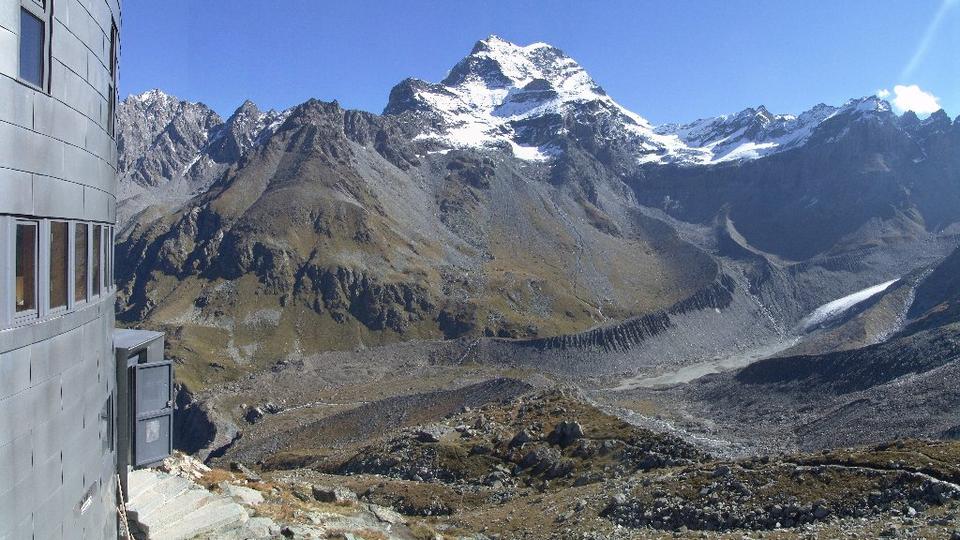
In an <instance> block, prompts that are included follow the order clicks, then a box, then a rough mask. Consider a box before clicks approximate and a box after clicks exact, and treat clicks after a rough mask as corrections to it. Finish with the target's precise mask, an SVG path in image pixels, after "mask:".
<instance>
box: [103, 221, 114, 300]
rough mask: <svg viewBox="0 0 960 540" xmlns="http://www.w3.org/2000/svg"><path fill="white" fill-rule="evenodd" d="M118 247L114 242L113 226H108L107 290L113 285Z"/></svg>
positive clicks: (105, 272)
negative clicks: (115, 255)
mask: <svg viewBox="0 0 960 540" xmlns="http://www.w3.org/2000/svg"><path fill="white" fill-rule="evenodd" d="M114 249H116V248H115V247H114V243H113V227H107V247H106V255H107V268H106V270H105V271H104V275H106V276H107V277H106V280H105V281H106V282H107V290H108V291H109V290H110V289H111V288H112V287H113V250H114Z"/></svg>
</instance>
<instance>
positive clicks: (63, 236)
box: [50, 221, 70, 309]
mask: <svg viewBox="0 0 960 540" xmlns="http://www.w3.org/2000/svg"><path fill="white" fill-rule="evenodd" d="M69 262H70V229H69V226H68V225H67V223H66V222H65V221H51V222H50V309H58V308H65V307H67V295H68V292H67V287H68V286H69V283H70V282H69V278H68V275H67V273H68V264H69Z"/></svg>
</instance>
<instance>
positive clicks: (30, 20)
mask: <svg viewBox="0 0 960 540" xmlns="http://www.w3.org/2000/svg"><path fill="white" fill-rule="evenodd" d="M52 19H53V0H21V2H20V73H19V74H20V80H21V81H22V82H24V83H27V84H28V85H30V86H33V87H34V88H36V89H38V90H41V91H44V92H48V93H49V92H50V85H51V82H50V78H51V77H50V50H51V49H50V40H51V39H52V37H53V28H52V27H53V25H52V24H51V20H52ZM118 38H119V34H118V33H117V25H116V23H115V22H113V21H111V24H110V86H109V90H108V95H107V131H108V132H109V133H110V135H111V136H113V134H114V131H115V123H116V119H115V114H114V110H115V103H116V100H117V53H118V52H119V50H118V49H119V45H120V44H119V41H118Z"/></svg>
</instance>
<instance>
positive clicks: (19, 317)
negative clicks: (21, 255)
mask: <svg viewBox="0 0 960 540" xmlns="http://www.w3.org/2000/svg"><path fill="white" fill-rule="evenodd" d="M42 221H43V220H42V219H39V218H37V219H28V218H19V217H16V218H14V219H13V220H12V222H11V227H10V254H11V256H12V257H11V262H12V263H13V265H12V271H11V273H10V290H11V291H13V295H12V296H11V297H10V298H9V299H6V300H5V301H6V302H8V303H9V304H10V306H9V308H10V314H11V321H10V322H11V326H22V325H24V324H29V323H32V322H34V321H37V320H39V319H40V306H41V305H42V302H41V301H40V292H41V291H42V290H43V288H42V287H41V286H40V267H41V266H42V264H43V263H42V261H41V260H40V253H41V250H42V248H41V243H40V238H41V237H42V233H41V230H40V229H41V227H40V224H41V222H42ZM21 225H28V226H29V225H32V226H33V227H34V230H35V232H34V242H33V304H34V305H33V309H28V310H24V311H17V292H16V291H17V270H16V267H17V227H19V226H21Z"/></svg>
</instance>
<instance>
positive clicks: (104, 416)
mask: <svg viewBox="0 0 960 540" xmlns="http://www.w3.org/2000/svg"><path fill="white" fill-rule="evenodd" d="M113 417H114V414H113V394H110V395H109V396H107V401H106V402H104V404H103V408H102V409H101V410H100V443H101V448H102V449H103V451H104V452H112V451H113V448H114V446H113V440H114V427H113V426H114V424H113Z"/></svg>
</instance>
